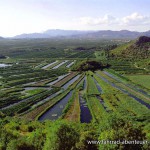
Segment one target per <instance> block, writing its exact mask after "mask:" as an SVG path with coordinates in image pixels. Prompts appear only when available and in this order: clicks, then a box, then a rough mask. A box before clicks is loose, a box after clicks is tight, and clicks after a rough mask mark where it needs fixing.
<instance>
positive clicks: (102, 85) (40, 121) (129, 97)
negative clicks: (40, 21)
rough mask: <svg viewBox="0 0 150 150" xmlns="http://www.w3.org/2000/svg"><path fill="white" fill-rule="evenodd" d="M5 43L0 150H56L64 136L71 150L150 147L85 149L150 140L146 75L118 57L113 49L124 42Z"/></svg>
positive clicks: (149, 92)
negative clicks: (99, 143)
mask: <svg viewBox="0 0 150 150" xmlns="http://www.w3.org/2000/svg"><path fill="white" fill-rule="evenodd" d="M0 42H1V47H0V52H2V54H3V55H6V56H8V57H9V58H7V59H0V64H1V65H0V116H1V119H0V123H1V124H0V127H1V129H0V139H1V140H0V149H14V150H15V149H17V148H18V149H19V148H20V149H25V148H27V149H33V150H34V149H36V150H43V149H45V150H51V149H52V147H54V149H60V148H58V147H59V145H61V144H62V143H61V141H59V143H58V145H57V144H56V145H52V143H56V142H57V141H58V138H59V137H61V138H62V140H63V141H67V142H68V143H70V144H68V147H67V148H66V150H71V149H76V150H80V149H82V150H84V149H85V150H86V149H92V150H97V149H99V150H101V149H104V150H105V149H108V150H109V149H110V150H111V149H116V150H117V149H145V150H146V149H149V148H150V147H149V145H148V144H145V145H142V146H141V147H140V146H139V145H134V144H131V145H124V144H121V143H120V144H115V145H113V146H111V145H109V144H108V145H94V144H93V145H88V144H87V140H95V141H96V140H103V139H111V140H118V139H120V140H124V139H125V140H139V141H144V140H150V134H149V133H150V128H149V127H150V124H149V121H150V89H149V87H150V82H149V76H150V75H149V69H148V66H146V69H144V68H142V67H141V66H142V65H140V66H139V67H137V65H135V64H141V63H142V61H139V60H135V61H129V60H128V59H127V60H125V59H123V58H122V59H121V56H119V57H118V58H117V59H114V56H111V54H112V53H113V52H111V51H110V47H114V45H116V44H118V45H120V43H116V42H112V41H109V40H108V41H105V40H103V41H78V40H76V41H71V40H70V41H68V42H67V40H63V41H61V40H60V41H59V42H58V41H57V40H51V41H50V40H48V39H45V40H44V39H43V40H42V39H41V41H39V40H31V41H25V40H21V41H17V40H16V41H15V40H10V41H5V42H8V44H6V43H5V42H3V43H2V41H0ZM26 42H28V46H26V44H25V43H26ZM13 43H15V44H14V45H15V46H12V44H13ZM131 44H132V42H131V43H129V44H128V45H125V44H124V45H123V46H121V47H119V48H117V49H115V51H114V53H117V54H118V55H119V53H120V52H119V51H120V49H122V48H123V49H125V48H126V47H128V46H129V45H131ZM3 47H5V48H7V50H6V51H2V49H3ZM115 57H116V56H115ZM145 61H146V60H145ZM143 62H144V60H143ZM143 64H144V63H143ZM135 133H136V134H135ZM39 139H40V140H39ZM17 141H19V142H18V143H17ZM70 141H74V143H73V142H72V143H71V142H70ZM57 146H58V147H57ZM60 150H61V149H60Z"/></svg>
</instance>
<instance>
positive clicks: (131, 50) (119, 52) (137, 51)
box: [111, 36, 150, 59]
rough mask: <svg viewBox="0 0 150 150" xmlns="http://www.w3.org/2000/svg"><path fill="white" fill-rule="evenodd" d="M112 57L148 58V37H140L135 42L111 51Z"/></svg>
mask: <svg viewBox="0 0 150 150" xmlns="http://www.w3.org/2000/svg"><path fill="white" fill-rule="evenodd" d="M111 54H112V56H114V57H122V58H134V59H145V58H150V37H147V36H141V37H139V38H138V39H137V40H135V41H132V42H130V43H128V44H125V45H123V46H120V47H118V48H116V49H114V50H112V51H111Z"/></svg>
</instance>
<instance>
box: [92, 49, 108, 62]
mask: <svg viewBox="0 0 150 150" xmlns="http://www.w3.org/2000/svg"><path fill="white" fill-rule="evenodd" d="M94 54H95V57H96V59H98V60H106V59H107V58H106V54H105V51H95V53H94Z"/></svg>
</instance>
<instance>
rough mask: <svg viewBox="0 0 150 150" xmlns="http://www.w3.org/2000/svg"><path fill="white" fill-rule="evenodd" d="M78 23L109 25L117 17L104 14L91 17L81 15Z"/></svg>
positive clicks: (114, 21)
mask: <svg viewBox="0 0 150 150" xmlns="http://www.w3.org/2000/svg"><path fill="white" fill-rule="evenodd" d="M79 20H80V23H81V24H83V25H105V24H107V25H109V24H114V23H116V21H117V19H116V18H115V17H113V16H111V15H108V14H106V15H105V16H104V17H99V18H92V17H82V18H80V19H79Z"/></svg>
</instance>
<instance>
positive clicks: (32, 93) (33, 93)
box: [26, 88, 45, 96]
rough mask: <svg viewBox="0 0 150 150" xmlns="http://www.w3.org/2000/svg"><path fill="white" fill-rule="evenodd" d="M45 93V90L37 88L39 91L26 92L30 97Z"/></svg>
mask: <svg viewBox="0 0 150 150" xmlns="http://www.w3.org/2000/svg"><path fill="white" fill-rule="evenodd" d="M43 91H45V89H42V88H37V89H34V90H28V91H26V94H27V95H28V96H31V95H35V94H38V93H41V92H43Z"/></svg>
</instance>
